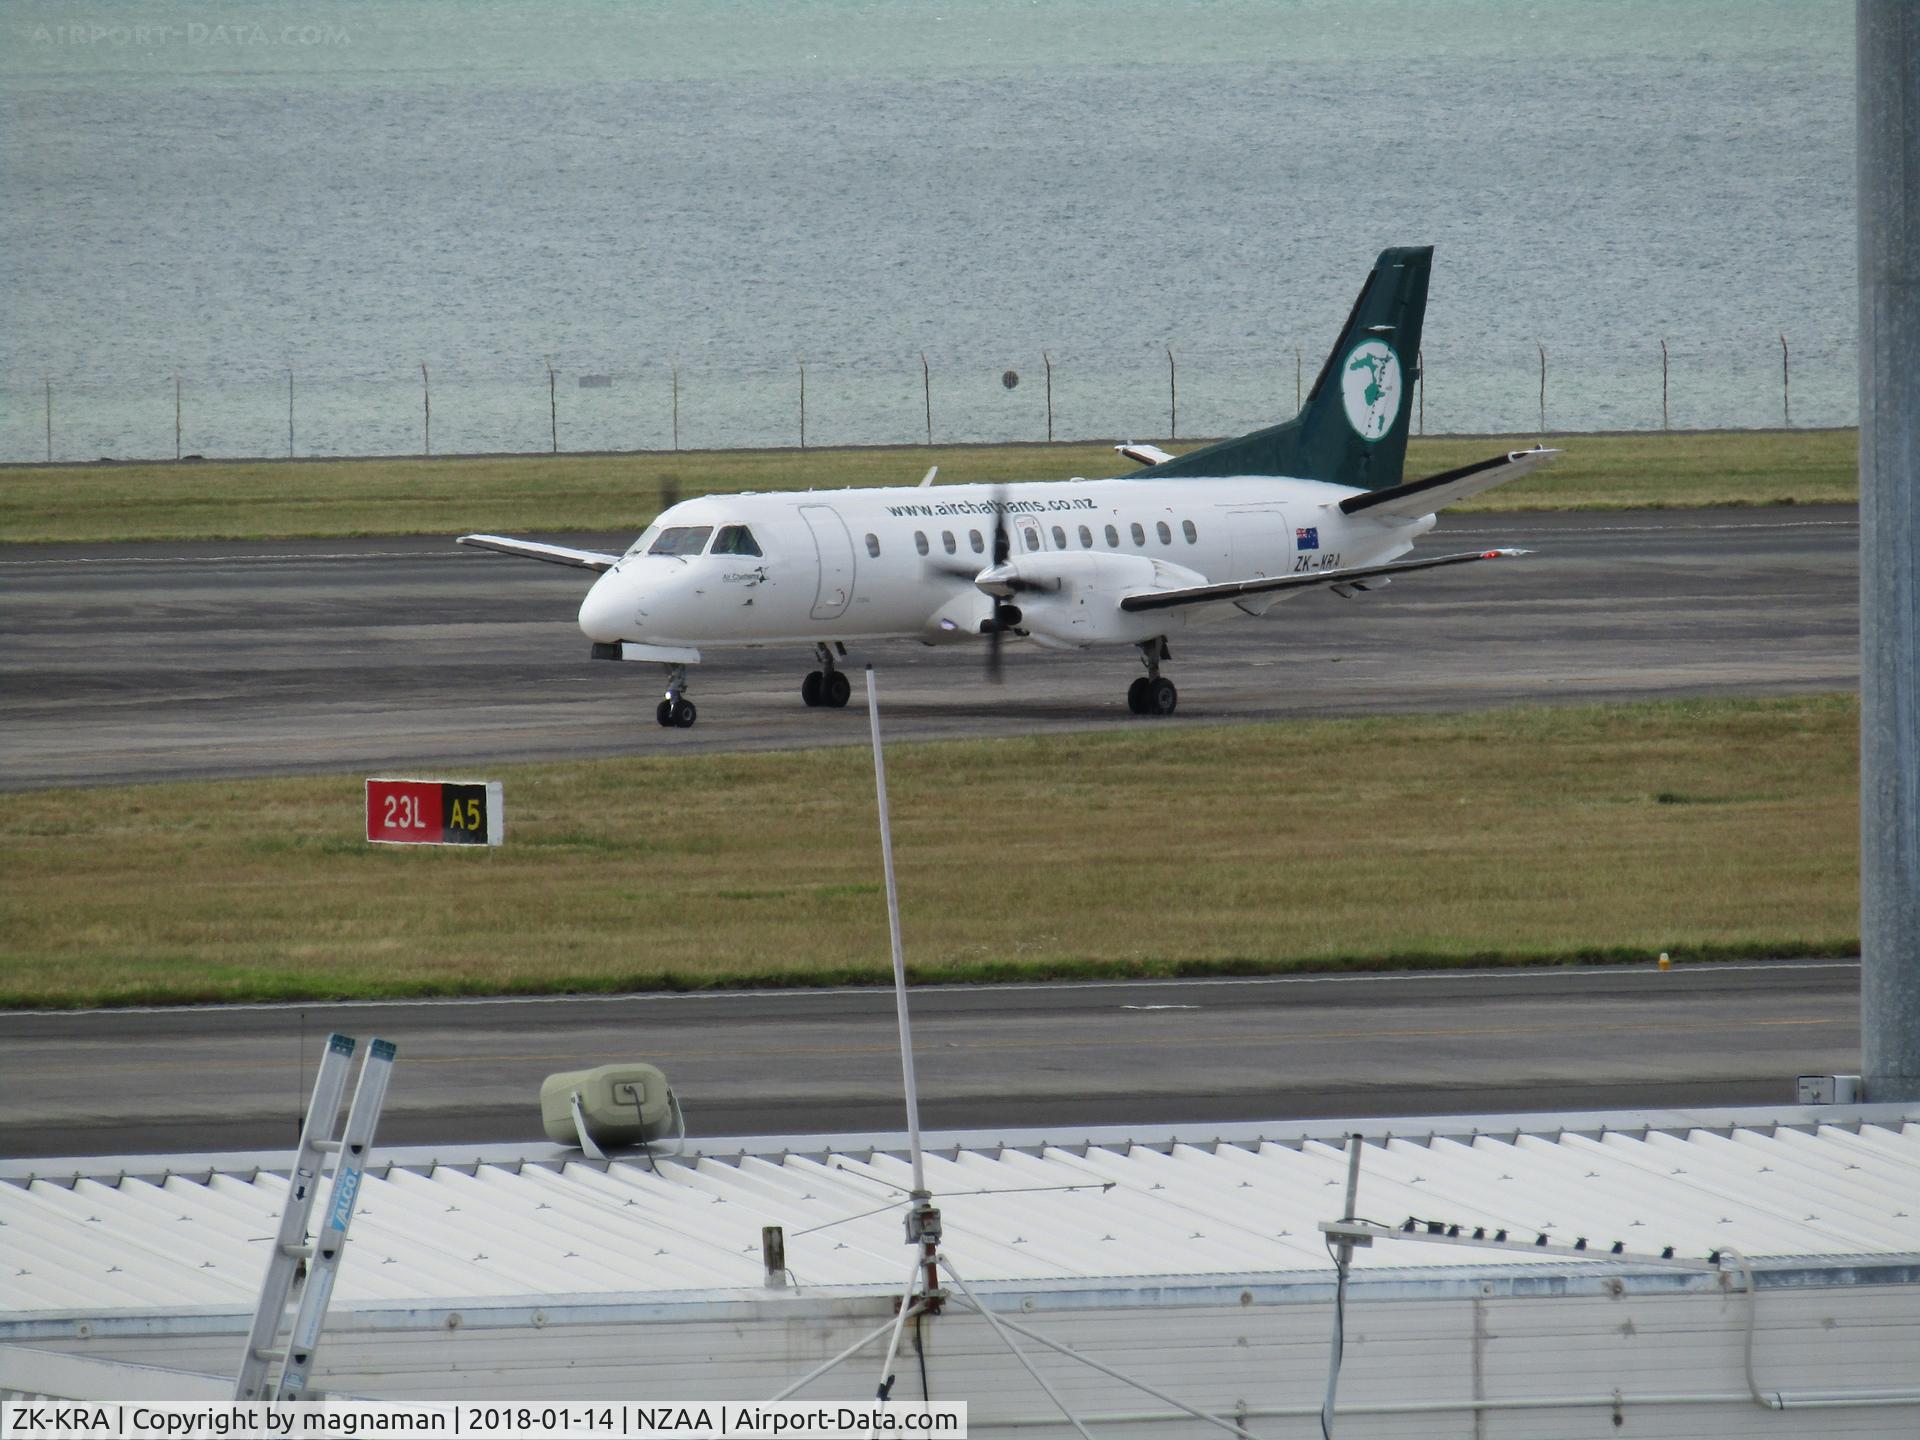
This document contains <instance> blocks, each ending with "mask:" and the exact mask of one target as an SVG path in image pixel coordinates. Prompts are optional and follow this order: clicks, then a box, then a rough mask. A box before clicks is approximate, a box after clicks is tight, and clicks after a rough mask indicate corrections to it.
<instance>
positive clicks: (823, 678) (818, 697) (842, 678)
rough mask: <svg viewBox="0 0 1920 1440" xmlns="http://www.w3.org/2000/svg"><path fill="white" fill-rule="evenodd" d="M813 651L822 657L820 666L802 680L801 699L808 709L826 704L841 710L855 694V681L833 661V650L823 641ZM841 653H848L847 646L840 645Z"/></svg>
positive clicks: (833, 708) (828, 706)
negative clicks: (848, 677)
mask: <svg viewBox="0 0 1920 1440" xmlns="http://www.w3.org/2000/svg"><path fill="white" fill-rule="evenodd" d="M813 653H814V654H815V655H817V656H818V657H819V658H820V668H819V669H818V670H810V671H808V672H807V678H806V679H804V680H802V681H801V682H800V701H801V703H802V704H803V705H805V706H807V708H808V709H817V708H819V707H820V706H826V707H827V708H828V709H832V710H839V709H842V708H844V707H845V705H846V703H847V701H848V700H849V699H850V698H851V697H852V695H853V682H852V681H851V680H849V679H847V677H846V675H845V674H844V673H842V672H841V671H840V670H839V669H838V668H837V667H836V666H835V665H834V663H833V650H832V649H831V648H830V647H829V646H828V645H827V644H826V642H825V641H822V642H821V643H820V644H818V645H815V646H814V647H813ZM840 653H841V654H842V655H845V654H846V653H847V650H846V647H845V646H844V645H842V646H841V647H840Z"/></svg>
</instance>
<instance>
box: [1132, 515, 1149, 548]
mask: <svg viewBox="0 0 1920 1440" xmlns="http://www.w3.org/2000/svg"><path fill="white" fill-rule="evenodd" d="M1133 543H1134V544H1136V545H1144V544H1146V543H1147V532H1146V531H1144V530H1142V529H1141V528H1140V522H1139V521H1138V520H1136V521H1134V522H1133Z"/></svg>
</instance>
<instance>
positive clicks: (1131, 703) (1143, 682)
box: [1127, 675, 1153, 715]
mask: <svg viewBox="0 0 1920 1440" xmlns="http://www.w3.org/2000/svg"><path fill="white" fill-rule="evenodd" d="M1152 684H1153V682H1152V681H1151V680H1149V679H1147V677H1146V676H1144V675H1142V676H1141V677H1140V678H1139V679H1137V680H1135V681H1134V682H1133V684H1131V685H1129V686H1128V687H1127V709H1129V710H1131V711H1132V712H1133V713H1134V714H1136V715H1144V714H1146V713H1147V694H1148V690H1149V688H1150V687H1151V686H1152Z"/></svg>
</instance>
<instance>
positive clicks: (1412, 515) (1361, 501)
mask: <svg viewBox="0 0 1920 1440" xmlns="http://www.w3.org/2000/svg"><path fill="white" fill-rule="evenodd" d="M1559 453H1560V452H1559V451H1558V450H1544V449H1540V448H1538V447H1536V448H1534V449H1532V450H1515V451H1512V452H1510V453H1508V454H1506V455H1496V456H1494V457H1493V459H1491V460H1480V461H1477V462H1475V463H1474V464H1472V465H1462V466H1461V467H1460V468H1459V469H1458V470H1442V471H1441V472H1440V473H1439V474H1438V475H1429V476H1427V477H1426V478H1425V479H1424V480H1409V481H1408V482H1407V483H1406V484H1404V485H1392V486H1389V487H1388V488H1387V489H1385V490H1368V491H1365V492H1364V493H1362V494H1359V495H1349V496H1348V497H1347V498H1346V499H1344V500H1342V501H1341V502H1340V512H1341V513H1342V514H1343V515H1357V514H1360V513H1361V512H1362V511H1364V512H1366V515H1367V518H1368V519H1379V520H1418V519H1419V518H1420V517H1421V516H1422V515H1431V514H1432V513H1433V512H1434V511H1436V510H1438V509H1441V508H1442V507H1443V506H1447V505H1451V504H1453V503H1454V502H1455V501H1456V500H1465V499H1466V498H1467V497H1468V496H1470V495H1478V494H1479V493H1480V492H1481V491H1482V490H1491V489H1492V488H1493V487H1494V486H1496V485H1504V484H1506V482H1507V481H1509V480H1517V479H1518V478H1519V477H1520V476H1522V475H1524V474H1526V473H1527V472H1528V471H1529V470H1537V469H1539V467H1540V466H1542V465H1545V464H1546V463H1547V462H1548V461H1549V460H1552V459H1553V458H1554V457H1555V456H1556V455H1558V454H1559Z"/></svg>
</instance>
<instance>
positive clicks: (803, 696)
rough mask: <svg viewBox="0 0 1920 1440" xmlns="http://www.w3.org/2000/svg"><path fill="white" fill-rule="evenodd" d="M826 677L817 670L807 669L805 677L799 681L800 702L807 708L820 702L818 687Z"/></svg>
mask: <svg viewBox="0 0 1920 1440" xmlns="http://www.w3.org/2000/svg"><path fill="white" fill-rule="evenodd" d="M826 678H827V677H826V676H824V675H822V674H821V673H820V672H819V671H818V670H809V671H808V672H807V678H806V679H804V680H802V681H801V682H800V703H801V704H803V705H805V706H806V707H807V708H808V709H809V710H811V709H812V708H813V707H814V706H816V705H818V704H819V703H820V687H821V685H822V684H823V683H824V682H825V680H826Z"/></svg>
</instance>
